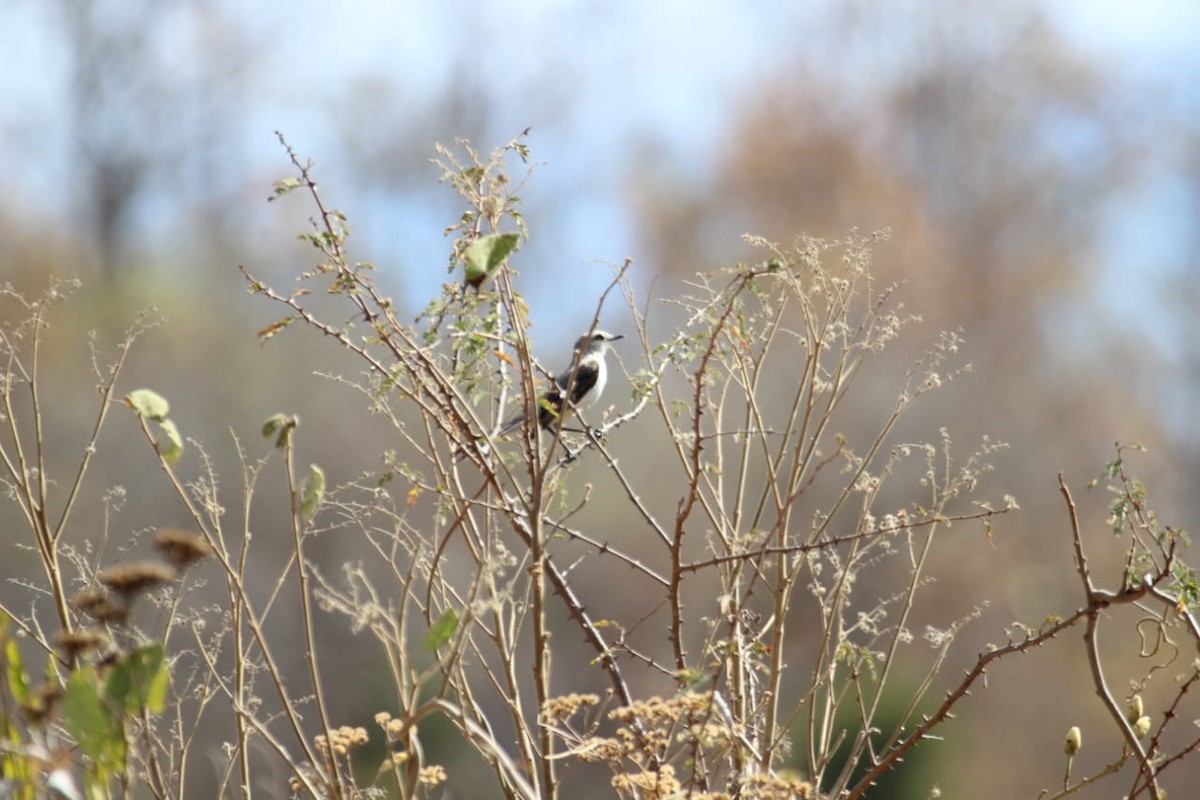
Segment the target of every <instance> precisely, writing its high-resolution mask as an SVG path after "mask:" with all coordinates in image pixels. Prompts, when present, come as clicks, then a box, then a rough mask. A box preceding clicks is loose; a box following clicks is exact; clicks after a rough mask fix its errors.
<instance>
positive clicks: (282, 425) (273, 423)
mask: <svg viewBox="0 0 1200 800" xmlns="http://www.w3.org/2000/svg"><path fill="white" fill-rule="evenodd" d="M299 424H300V418H299V417H296V416H292V415H291V414H272V415H271V416H270V417H269V418H268V419H267V421H266V422H264V423H263V426H262V437H263V438H264V439H270V438H271V437H272V436H276V434H278V438H276V439H275V446H276V447H278V448H282V447H285V446H286V445H287V443H288V437H289V436H291V434H292V429H293V428H295V427H296V426H297V425H299Z"/></svg>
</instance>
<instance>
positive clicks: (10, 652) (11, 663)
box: [0, 611, 29, 703]
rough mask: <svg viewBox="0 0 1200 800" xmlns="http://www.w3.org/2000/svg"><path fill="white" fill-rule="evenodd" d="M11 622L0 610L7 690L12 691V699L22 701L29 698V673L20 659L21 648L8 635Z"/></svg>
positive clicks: (0, 628) (0, 638) (0, 637)
mask: <svg viewBox="0 0 1200 800" xmlns="http://www.w3.org/2000/svg"><path fill="white" fill-rule="evenodd" d="M11 624H12V623H11V621H10V620H9V618H8V615H7V614H5V613H4V612H2V611H0V641H3V642H4V662H5V672H6V673H7V678H8V690H9V691H10V692H12V696H13V699H14V700H16V701H17V702H18V703H24V702H25V701H26V699H28V698H29V675H28V674H27V673H26V672H25V665H24V664H23V663H22V661H21V650H20V648H19V647H17V640H16V639H13V638H10V637H9V635H8V631H9V627H10V625H11Z"/></svg>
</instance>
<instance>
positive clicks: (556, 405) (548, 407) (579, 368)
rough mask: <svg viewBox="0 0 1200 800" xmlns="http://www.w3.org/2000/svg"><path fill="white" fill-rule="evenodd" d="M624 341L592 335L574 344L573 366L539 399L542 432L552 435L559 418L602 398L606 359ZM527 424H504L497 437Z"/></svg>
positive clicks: (514, 420)
mask: <svg viewBox="0 0 1200 800" xmlns="http://www.w3.org/2000/svg"><path fill="white" fill-rule="evenodd" d="M624 338H625V337H624V336H622V335H621V334H612V333H608V332H607V331H592V332H591V333H590V334H587V333H585V334H584V335H583V336H580V337H579V338H578V339H577V340H576V341H575V350H574V352H573V354H572V358H571V364H570V365H569V366H568V367H567V368H566V370H564V371H563V372H562V374H560V375H559V376H558V377H557V378H555V379H554V386H553V387H551V388H550V389H548V390H547V391H546V392H545V393H543V394H542V395H540V396H539V397H538V425H539V426H540V427H541V428H542V429H543V430H547V431H553V430H554V426H555V424H556V420H557V419H558V417H559V416H560V415H562V414H570V413H571V411H572V410H576V411H578V410H580V409H584V408H587V407H588V406H589V405H591V404H592V403H594V402H595V401H596V399H597V398H598V397H600V393H601V392H603V391H604V384H605V383H607V382H608V365H607V364H606V363H605V361H604V357H605V356H606V355H608V350H609V346H610V345H611V344H612V343H613V342H615V341H617V340H618V339H624ZM572 376H573V377H572ZM568 388H569V389H570V393H571V396H570V400H569V402H568V403H566V406H565V407H564V404H563V395H564V394H566V392H567V390H568ZM524 421H525V414H524V413H521V414H518V415H517V416H515V417H513V418H512V419H510V420H509V421H508V422H506V423H504V424H503V425H502V426H501V427H500V430H499V431H497V432H496V435H497V436H503V435H504V434H506V433H510V432H512V431H513V430H515V429H516V428H517V427H518V426H519V425H520V424H521V423H522V422H524Z"/></svg>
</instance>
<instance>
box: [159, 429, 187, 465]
mask: <svg viewBox="0 0 1200 800" xmlns="http://www.w3.org/2000/svg"><path fill="white" fill-rule="evenodd" d="M158 427H159V429H160V430H161V431H162V433H163V435H162V436H160V437H158V440H157V441H155V442H154V446H155V448H157V449H158V454H159V455H161V456H162V457H163V460H164V461H166V462H167V463H168V464H176V463H178V462H179V459H181V458H183V438H182V437H181V436H180V435H179V428H177V427H176V426H175V423H174V422H172V421H171V420H169V419H164V420H162V421H161V422H159V423H158Z"/></svg>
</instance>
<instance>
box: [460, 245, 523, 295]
mask: <svg viewBox="0 0 1200 800" xmlns="http://www.w3.org/2000/svg"><path fill="white" fill-rule="evenodd" d="M520 243H521V236H520V234H517V233H493V234H489V235H488V236H481V237H479V238H478V239H476V240H475V241H473V242H471V244H469V245H467V250H466V252H465V253H463V261H464V262H465V264H466V277H467V283H469V284H471V285H472V286H475V287H478V286H479V285H480V284H482V283H483V282H484V281H485V280H487V279H488V278H489V277H491V275H492V273H494V272H495V271H496V270H497V269H498V268H499V267H500V265H501V264H503V263H504V259H506V258H508V257H509V256H510V255H512V254H513V253H514V252H516V249H517V247H518V245H520Z"/></svg>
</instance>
